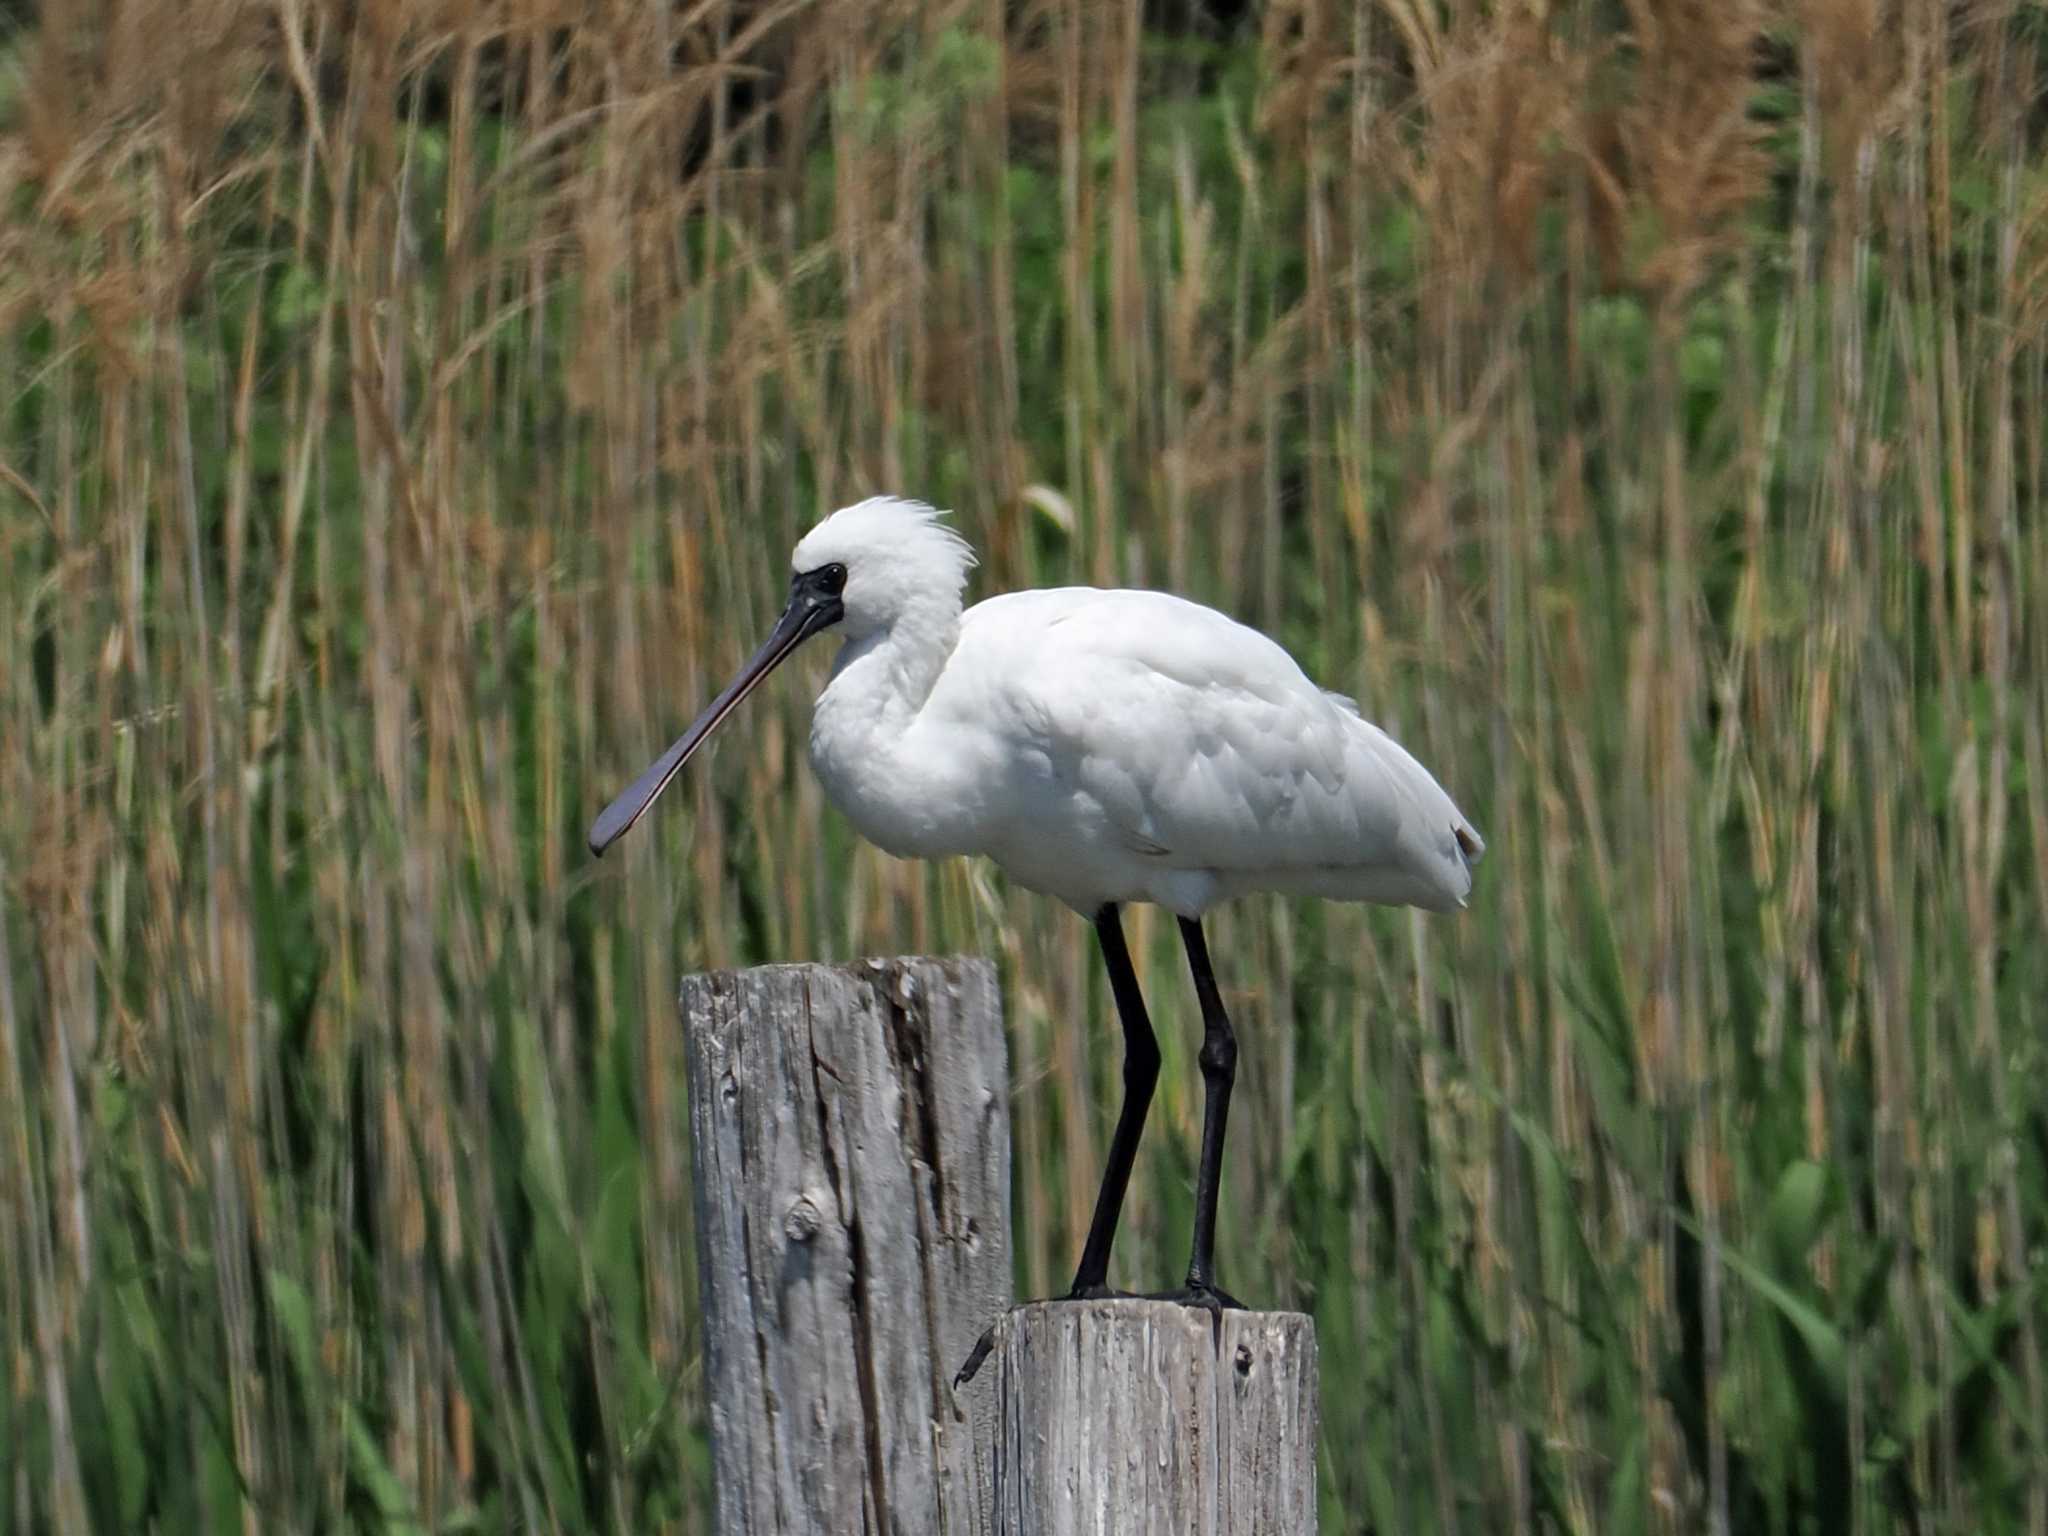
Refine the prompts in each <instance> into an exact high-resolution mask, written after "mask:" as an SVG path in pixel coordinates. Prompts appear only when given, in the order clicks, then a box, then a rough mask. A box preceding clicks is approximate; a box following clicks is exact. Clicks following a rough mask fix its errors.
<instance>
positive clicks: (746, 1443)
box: [681, 959, 1317, 1536]
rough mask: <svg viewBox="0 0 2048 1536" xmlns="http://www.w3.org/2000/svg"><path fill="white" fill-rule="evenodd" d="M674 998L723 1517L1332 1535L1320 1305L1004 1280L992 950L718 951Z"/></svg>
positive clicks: (845, 1527) (993, 1528)
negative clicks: (1324, 1479) (1322, 1456)
mask: <svg viewBox="0 0 2048 1536" xmlns="http://www.w3.org/2000/svg"><path fill="white" fill-rule="evenodd" d="M681 1006H682V1010H683V1020H684V1025H685V1032H686V1038H687V1042H688V1044H687V1053H688V1062H689V1079H690V1134H691V1142H692V1145H693V1147H694V1148H695V1153H696V1179H695V1185H696V1195H695V1204H696V1218H697V1240H698V1248H697V1253H698V1266H699V1271H700V1274H701V1278H702V1283H703V1297H704V1314H705V1317H704V1329H705V1339H706V1344H707V1356H708V1375H709V1389H710V1406H711V1444H712V1466H713V1477H714V1480H715V1484H716V1491H717V1499H718V1514H717V1529H718V1530H719V1532H720V1533H721V1536H813V1533H817V1536H827V1533H829V1536H851V1533H855V1532H861V1533H874V1536H883V1533H887V1536H989V1533H995V1536H1083V1533H1086V1536H1313V1533H1314V1531H1315V1528H1316V1502H1315V1494H1316V1478H1315V1470H1316V1415H1317V1399H1316V1389H1317V1381H1316V1343H1315V1328H1314V1325H1313V1324H1312V1323H1311V1322H1310V1321H1309V1319H1308V1318H1306V1317H1303V1316H1301V1315H1300V1314H1298V1313H1287V1312H1227V1313H1223V1314H1221V1315H1220V1316H1212V1315H1211V1314H1209V1313H1205V1312H1200V1311H1193V1310H1190V1309H1188V1308H1185V1307H1182V1306H1180V1305H1178V1304H1176V1303H1170V1302H1148V1301H1130V1300H1125V1301H1101V1302H1086V1303H1063V1304H1053V1305H1045V1304H1039V1305H1034V1306H1028V1307H1023V1308H1019V1309H1018V1310H1017V1311H1015V1312H1008V1311H1007V1310H1006V1309H1007V1308H1008V1307H1009V1304H1010V1296H1011V1290H1010V1242H1009V1208H1010V1172H1009V1167H1010V1120H1009V1097H1008V1095H1009V1084H1008V1077H1007V1072H1006V1066H1005V1054H1004V1049H1003V1033H1002V1020H1001V1008H1000V1004H999V1001H998V998H997V994H996V984H995V973H994V971H993V969H992V968H991V967H990V966H989V964H988V963H987V962H986V961H980V960H921V959H920V960H890V961H867V962H863V963H861V964H859V965H853V966H823V965H783V966H766V967H763V968H761V969H758V970H751V971H743V972H731V971H720V972H716V973H713V974H711V975H707V976H692V977H689V978H687V979H686V980H685V981H684V982H683V988H682V999H681ZM998 1318H999V1319H1000V1321H997V1322H996V1327H995V1331H994V1352H993V1355H992V1356H991V1358H990V1359H989V1361H988V1364H987V1366H986V1367H984V1370H983V1372H982V1374H981V1376H980V1377H979V1379H978V1380H976V1381H975V1382H974V1383H972V1384H971V1385H970V1386H968V1387H967V1388H966V1389H965V1390H964V1391H963V1392H961V1393H959V1394H958V1395H957V1396H956V1394H955V1393H954V1392H953V1390H952V1379H953V1373H954V1371H955V1370H956V1369H957V1368H958V1367H959V1365H960V1364H961V1362H962V1361H964V1360H965V1359H966V1358H967V1355H968V1352H969V1350H970V1349H971V1348H972V1346H973V1344H974V1342H975V1340H976V1338H977V1337H978V1336H979V1335H980V1334H981V1332H982V1330H983V1329H984V1328H986V1327H987V1326H988V1324H989V1323H990V1322H991V1321H992V1320H996V1319H998Z"/></svg>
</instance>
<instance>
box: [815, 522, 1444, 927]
mask: <svg viewBox="0 0 2048 1536" xmlns="http://www.w3.org/2000/svg"><path fill="white" fill-rule="evenodd" d="M971 558H972V557H971V555H969V554H968V553H967V551H966V547H965V546H964V545H963V544H962V543H961V542H960V540H959V539H958V538H957V537H956V536H955V535H954V534H953V533H952V532H951V531H950V530H949V529H947V528H946V527H945V526H944V525H943V524H941V523H939V522H938V521H937V520H936V516H935V514H934V513H932V512H931V510H930V509H929V508H926V507H922V506H918V505H916V504H913V503H908V502H902V501H895V500H877V501H867V502H862V503H860V504H859V505H857V506H853V507H849V508H847V509H845V510H844V511H841V512H838V513H835V514H833V515H832V516H831V517H829V518H827V519H826V520H825V521H824V522H822V523H820V524H819V525H818V526H817V527H816V528H814V529H813V530H812V531H811V532H810V533H809V534H808V535H807V536H806V537H805V538H804V540H803V541H802V542H801V543H800V544H798V545H797V549H796V556H795V561H794V564H795V566H796V568H797V570H798V571H799V572H802V571H809V570H815V569H817V568H819V567H821V566H825V565H828V564H832V563H835V562H836V563H840V564H843V565H845V567H846V569H847V580H846V598H845V600H846V605H847V618H846V621H845V623H846V629H847V642H846V644H845V646H844V648H843V649H842V650H841V651H840V655H839V660H838V662H837V664H836V665H835V666H834V667H833V669H832V677H831V680H830V681H829V682H828V683H827V684H826V685H825V690H824V692H823V694H822V695H821V696H820V697H819V699H818V704H817V709H816V712H815V714H814V715H813V717H812V724H811V762H812V764H813V765H814V766H815V768H816V770H817V773H818V776H819V778H820V779H821V780H822V781H823V782H824V785H825V789H826V793H827V794H829V795H830V796H831V798H832V801H833V803H834V804H836V805H837V806H839V808H840V809H841V810H842V811H844V812H845V813H846V815H847V817H848V818H849V819H850V820H851V821H852V822H853V824H854V825H855V826H856V827H858V828H859V829H860V832H861V834H862V835H863V836H865V837H867V838H868V839H870V840H871V841H872V842H874V843H876V844H877V845H879V846H880V847H882V848H884V849H886V850H888V851H889V852H891V853H894V854H899V855H902V856H905V857H920V858H937V857H942V856H946V855H950V854H984V855H987V856H988V857H990V858H992V859H994V860H995V862H996V863H997V864H998V865H1000V866H1001V867H1002V869H1003V870H1004V872H1005V873H1006V874H1008V875H1009V876H1010V878H1011V879H1013V880H1015V881H1016V882H1017V883H1018V884H1020V885H1024V886H1026V887H1029V888H1030V889H1032V890H1036V891H1042V892H1044V893H1046V894H1047V895H1050V896H1056V897H1058V898H1059V899H1060V900H1062V901H1064V902H1066V903H1067V904H1068V905H1069V906H1072V907H1074V908H1075V909H1076V910H1077V911H1079V912H1081V913H1083V914H1084V915H1087V916H1093V915H1094V913H1095V912H1097V911H1098V910H1099V909H1100V908H1101V907H1102V906H1103V904H1104V903H1106V902H1119V903H1120V902H1130V901H1150V902H1156V903H1158V904H1159V905H1160V906H1163V907H1166V908H1168V909H1170V910H1171V911H1173V912H1175V913H1177V914H1179V915H1181V916H1183V917H1199V916H1201V914H1202V913H1203V912H1205V911H1207V910H1208V909H1209V907H1211V906H1213V905H1214V904H1215V903H1216V902H1218V901H1222V900H1226V899H1228V898H1229V897H1232V896H1236V895H1241V894H1243V893H1245V892H1248V891H1259V890H1274V891H1289V892H1297V893H1300V894H1305V895H1314V896H1325V897H1333V898H1336V899H1338V900H1344V901H1375V902H1388V903H1395V904H1407V905H1413V906H1419V907H1428V908H1432V909H1436V910H1447V909H1451V908H1455V907H1459V906H1462V905H1464V902H1465V899H1466V896H1467V894H1468V893H1469V892H1470V890H1471V888H1472V872H1471V863H1472V861H1474V860H1476V859H1477V858H1478V856H1479V854H1480V851H1481V850H1482V848H1483V846H1484V845H1483V844H1482V843H1481V841H1480V839H1479V835H1478V833H1477V832H1476V831H1474V830H1473V827H1472V824H1471V823H1470V822H1469V821H1468V820H1467V819H1466V818H1465V817H1464V815H1463V814H1462V813H1461V812H1460V811H1459V810H1458V808H1457V806H1456V805H1455V804H1453V803H1452V801H1451V798H1450V796H1449V795H1447V794H1445V793H1444V791H1443V788H1442V787H1441V786H1440V785H1439V784H1438V783H1437V782H1436V780H1435V779H1434V778H1432V777H1431V776H1430V774H1429V771H1428V770H1427V769H1425V768H1424V767H1423V766H1422V765H1421V764H1420V763H1418V762H1417V761H1416V760H1415V759H1414V758H1413V757H1412V756H1410V755H1409V754H1408V752H1407V751H1406V750H1404V749H1403V748H1402V747H1401V745H1400V744H1399V743H1398V742H1396V741H1395V740H1394V739H1393V738H1392V737H1390V736H1388V735H1387V734H1386V732H1384V731H1382V730H1380V729H1379V727H1378V726H1375V725H1373V724H1372V723H1371V722H1370V721H1367V720H1364V719H1362V718H1360V716H1359V714H1358V711H1357V709H1356V707H1355V706H1353V704H1352V703H1351V701H1350V700H1348V699H1345V698H1341V697H1339V696H1338V695H1335V694H1330V693H1325V692H1324V691H1323V690H1322V689H1320V688H1318V687H1316V685H1315V684H1314V683H1312V682H1310V681H1309V679H1308V678H1307V676H1306V675H1304V674H1303V672H1302V670H1301V668H1300V667H1299V666H1297V665H1296V664H1295V662H1294V658H1293V657H1291V656H1289V655H1288V654H1287V652H1286V651H1284V650H1282V649H1281V648H1280V647H1279V646H1278V645H1276V644H1275V643H1274V642H1273V641H1271V640H1269V639H1267V638H1266V637H1265V636H1264V635H1262V634H1260V633H1259V632H1258V631H1257V630H1254V629H1249V628H1247V627H1245V626H1244V625H1242V624H1238V623H1236V622H1234V621H1233V620H1231V619H1228V618H1225V617H1224V616H1223V615H1222V614H1220V613H1218V612H1216V611H1215V610H1214V609H1211V608H1204V607H1202V606H1201V605H1199V604H1197V603H1191V602H1187V601H1185V600H1184V599H1182V598H1178V597H1171V596H1168V595H1167V594H1165V593H1162V592H1131V591H1103V590H1100V589H1098V588H1094V587H1059V588H1053V589H1049V590H1043V591H1035V592H1015V593H1010V594H1008V595H1005V596H1002V597H993V598H990V599H988V600H987V601H986V602H982V603H978V604H976V605H975V606H974V607H972V608H970V609H968V610H967V611H966V612H965V613H964V614H963V613H962V612H961V610H960V593H961V588H962V586H963V584H964V582H965V578H966V570H967V564H968V562H969V561H970V560H971ZM870 570H873V571H875V573H876V576H875V580H874V581H873V582H872V583H869V582H867V581H866V580H864V578H867V577H868V574H869V572H870ZM864 586H866V587H868V588H869V593H870V594H872V595H868V596H866V597H865V600H863V596H862V594H863V587H864Z"/></svg>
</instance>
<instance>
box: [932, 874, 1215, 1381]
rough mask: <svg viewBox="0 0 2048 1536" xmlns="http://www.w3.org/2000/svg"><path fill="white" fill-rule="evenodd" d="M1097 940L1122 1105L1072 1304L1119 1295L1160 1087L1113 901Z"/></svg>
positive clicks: (987, 1340)
mask: <svg viewBox="0 0 2048 1536" xmlns="http://www.w3.org/2000/svg"><path fill="white" fill-rule="evenodd" d="M1095 937H1096V938H1097V939H1099V940H1100V941H1101V943H1102V958H1103V962H1104V963H1105V964H1106V965H1107V966H1108V967H1109V988H1110V991H1111V992H1112V993H1114V994H1115V996H1116V1012H1117V1017H1118V1018H1119V1019H1121V1020H1122V1021H1123V1026H1124V1106H1123V1109H1122V1110H1121V1111H1120V1112H1119V1113H1118V1115H1117V1117H1116V1131H1115V1133H1114V1134H1112V1135H1111V1136H1110V1138H1109V1161H1108V1163H1107V1164H1105V1165H1104V1167H1103V1170H1102V1188H1101V1190H1100V1191H1099V1192H1098V1193H1097V1194H1096V1196H1095V1214H1094V1216H1093V1217H1091V1218H1090V1220H1089V1222H1088V1241H1087V1242H1086V1243H1085V1244H1083V1245H1082V1248H1081V1263H1080V1265H1079V1267H1078V1268H1076V1269H1075V1271H1074V1288H1073V1290H1072V1291H1070V1292H1068V1294H1067V1299H1068V1300H1069V1301H1087V1300H1092V1299H1093V1298H1095V1297H1099V1296H1112V1295H1116V1294H1118V1293H1117V1292H1114V1291H1111V1290H1110V1289H1109V1249H1110V1245H1111V1244H1112V1243H1113V1242H1115V1241H1116V1223H1117V1218H1118V1217H1119V1216H1121V1215H1122V1214H1123V1209H1124V1191H1125V1190H1127V1189H1128V1188H1129V1187H1130V1183H1131V1165H1132V1164H1133V1163H1134V1162H1136V1161H1137V1158H1138V1137H1139V1136H1140V1134H1142V1133H1143V1131H1144V1129H1145V1112H1146V1111H1147V1110H1148V1109H1150V1108H1151V1107H1152V1090H1153V1088H1154V1087H1155V1086H1156V1085H1157V1084H1158V1082H1159V1041H1158V1038H1157V1037H1156V1036H1154V1035H1153V1033H1152V1020H1151V1018H1150V1017H1148V1016H1147V1014H1146V1012H1145V999H1144V996H1143V994H1141V993H1140V992H1139V991H1138V973H1137V972H1136V971H1135V970H1133V969H1132V968H1131V952H1130V951H1129V950H1128V949H1126V948H1125V947H1124V929H1123V922H1122V920H1121V919H1120V918H1119V917H1118V916H1117V910H1116V903H1115V902H1109V903H1106V904H1105V905H1104V906H1103V908H1102V910H1101V911H1100V912H1097V913H1096V914H1095ZM1224 1027H1225V1028H1226V1029H1228V1028H1229V1026H1228V1025H1225V1026H1224ZM1204 1059H1205V1060H1206V1059H1207V1058H1206V1057H1205V1058H1204ZM1212 1225H1213V1222H1212ZM994 1347H995V1329H994V1328H990V1329H989V1330H988V1331H987V1332H986V1333H984V1334H983V1335H982V1336H981V1337H980V1338H979V1339H977V1340H976V1341H975V1345H974V1348H973V1349H972V1350H971V1351H970V1352H969V1353H968V1356H967V1363H966V1364H965V1365H963V1366H961V1367H960V1372H959V1374H958V1375H957V1376H955V1377H954V1378H953V1389H954V1390H955V1391H958V1390H959V1389H960V1388H962V1387H964V1386H966V1385H967V1383H968V1382H970V1381H972V1380H974V1375H975V1372H977V1371H979V1370H980V1369H981V1364H982V1362H983V1361H984V1360H986V1359H987V1358H988V1356H989V1351H990V1350H991V1349H992V1348H994Z"/></svg>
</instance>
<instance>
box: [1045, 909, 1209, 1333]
mask: <svg viewBox="0 0 2048 1536" xmlns="http://www.w3.org/2000/svg"><path fill="white" fill-rule="evenodd" d="M1095 936H1096V938H1097V939H1099V940H1100V941H1101V943H1102V959H1103V962H1104V964H1105V965H1107V966H1108V968H1109V987H1110V991H1111V992H1113V993H1114V994H1115V995H1116V1012H1117V1017H1118V1018H1119V1019H1121V1020H1122V1021H1123V1026H1124V1106H1123V1109H1122V1111H1121V1112H1120V1113H1119V1114H1118V1115H1117V1117H1116V1131H1115V1133H1114V1134H1113V1135H1112V1136H1111V1137H1110V1138H1109V1161H1108V1162H1107V1163H1106V1164H1105V1165H1104V1167H1103V1170H1102V1189H1101V1190H1100V1192H1099V1193H1097V1195H1096V1196H1095V1215H1094V1217H1093V1218H1092V1219H1091V1220H1090V1221H1089V1223H1088V1241H1087V1243H1086V1244H1085V1245H1084V1246H1083V1247H1082V1249H1081V1263H1080V1265H1079V1267H1077V1268H1076V1269H1075V1271H1074V1289H1073V1291H1072V1293H1071V1294H1072V1295H1074V1296H1076V1297H1083V1296H1091V1295H1100V1294H1102V1293H1104V1291H1105V1290H1106V1288H1107V1286H1108V1283H1109V1249H1110V1244H1111V1243H1113V1242H1115V1241H1116V1223H1117V1218H1118V1217H1119V1216H1120V1215H1122V1214H1123V1208H1124V1191H1125V1190H1126V1189H1128V1188H1129V1187H1130V1183H1131V1165H1132V1164H1133V1163H1134V1162H1136V1161H1137V1157H1138V1137H1139V1136H1140V1135H1141V1134H1142V1133H1143V1131H1144V1129H1145V1112H1146V1111H1147V1110H1148V1109H1150V1108H1151V1107H1152V1089H1153V1087H1154V1085H1156V1084H1157V1083H1158V1081H1159V1041H1158V1039H1157V1038H1156V1037H1154V1035H1153V1033H1152V1020H1151V1019H1150V1018H1149V1017H1147V1015H1146V1013H1145V999H1144V997H1143V996H1142V995H1141V994H1140V993H1139V991H1138V973H1137V972H1136V971H1135V970H1133V969H1132V968H1131V952H1130V951H1129V950H1128V949H1126V948H1125V947H1124V929H1123V922H1122V920H1121V919H1120V918H1119V917H1118V916H1117V909H1116V904H1115V903H1114V902H1111V903H1108V904H1107V905H1105V906H1104V907H1103V909H1102V910H1101V911H1100V912H1098V913H1096V914H1095ZM1224 1028H1225V1029H1226V1030H1227V1029H1228V1028H1229V1026H1228V1025H1227V1024H1226V1025H1225V1026H1224Z"/></svg>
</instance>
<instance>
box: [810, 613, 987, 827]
mask: <svg viewBox="0 0 2048 1536" xmlns="http://www.w3.org/2000/svg"><path fill="white" fill-rule="evenodd" d="M959 638H960V602H959V599H958V598H957V597H956V598H954V599H953V600H952V601H951V602H950V603H945V604H939V603H933V604H929V605H925V604H920V605H918V606H916V607H914V608H912V609H911V610H909V611H907V612H905V613H903V614H901V615H899V616H898V617H897V618H896V620H895V622H893V623H892V624H890V625H889V626H888V627H887V628H886V629H878V630H874V631H872V632H870V633H868V634H865V635H858V636H854V637H851V638H849V639H848V640H847V642H846V644H845V645H843V646H842V647H840V651H839V656H838V658H837V660H835V661H834V662H833V664H832V676H831V678H830V679H829V680H828V681H827V682H826V684H825V690H824V692H822V693H821V694H819V695H818V703H817V707H816V708H815V709H814V710H813V711H812V714H811V763H812V766H813V767H814V768H815V769H816V770H817V774H818V778H819V781H820V782H821V783H822V784H823V785H824V786H825V793H826V794H827V795H829V796H830V797H831V799H832V802H833V804H835V805H837V806H838V807H839V809H840V810H841V811H843V812H845V814H846V816H847V818H848V819H849V820H851V821H852V822H853V824H854V826H855V827H857V828H859V830H860V832H861V835H862V836H864V837H866V838H867V839H868V840H869V841H870V842H873V843H875V844H876V845H878V846H879V847H881V848H883V849H885V850H887V851H888V852H890V853H894V854H898V855H899V856H902V857H930V856H932V855H934V854H941V853H945V852H949V851H951V850H950V848H947V847H942V846H940V843H941V842H944V841H947V840H946V839H944V838H943V837H942V835H941V832H940V829H939V828H938V827H937V826H936V824H935V822H934V819H933V817H934V812H935V810H936V807H937V806H938V805H939V804H942V803H943V800H942V797H939V796H937V795H933V794H929V793H921V792H920V791H919V786H920V785H923V784H924V783H925V781H926V780H927V779H929V778H930V777H931V776H932V773H933V771H934V769H935V768H936V767H937V765H935V764H933V763H932V762H930V761H929V756H930V755H929V754H925V753H917V752H906V751H905V750H904V738H905V736H906V735H907V734H908V733H909V732H910V730H911V728H912V727H913V726H914V725H915V724H916V722H917V719H918V715H919V713H920V712H921V711H922V710H923V708H924V706H925V701H926V700H928V699H929V698H930V697H931V692H932V688H933V686H934V685H935V684H936V683H937V682H938V680H939V674H940V673H941V672H943V671H944V670H945V668H946V663H947V661H948V660H949V659H950V658H951V657H952V654H953V647H954V645H955V644H956V643H957V642H958V640H959Z"/></svg>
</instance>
